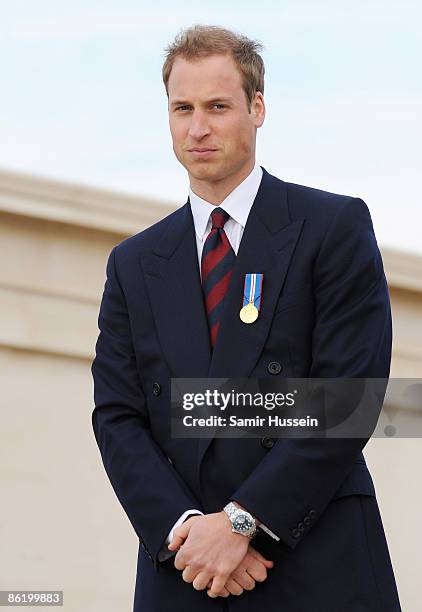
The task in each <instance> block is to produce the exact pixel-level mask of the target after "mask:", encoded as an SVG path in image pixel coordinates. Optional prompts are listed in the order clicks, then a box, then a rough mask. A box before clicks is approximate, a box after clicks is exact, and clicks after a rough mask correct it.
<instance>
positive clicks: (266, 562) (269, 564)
mask: <svg viewBox="0 0 422 612" xmlns="http://www.w3.org/2000/svg"><path fill="white" fill-rule="evenodd" d="M249 552H250V553H251V555H252V556H253V557H255V559H257V561H261V563H263V564H264V565H265V567H268V568H271V567H273V566H274V561H271V560H270V559H266V558H265V557H264V556H263V555H261V553H259V552H258V551H257V550H256V549H255V548H252V546H249Z"/></svg>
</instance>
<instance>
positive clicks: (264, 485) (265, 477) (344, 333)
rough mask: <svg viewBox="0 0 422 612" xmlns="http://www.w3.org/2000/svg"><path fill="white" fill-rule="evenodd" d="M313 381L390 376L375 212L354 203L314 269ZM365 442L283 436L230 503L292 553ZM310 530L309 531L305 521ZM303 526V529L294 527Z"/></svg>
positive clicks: (338, 219) (332, 230)
mask: <svg viewBox="0 0 422 612" xmlns="http://www.w3.org/2000/svg"><path fill="white" fill-rule="evenodd" d="M314 292H315V304H316V305H315V318H314V327H313V334H312V364H311V367H310V371H309V377H310V378H366V377H368V378H385V379H388V376H389V371H390V359H391V339H392V332H391V312H390V302H389V295H388V287H387V282H386V279H385V275H384V270H383V265H382V260H381V255H380V252H379V249H378V246H377V243H376V239H375V235H374V231H373V226H372V221H371V217H370V213H369V210H368V208H367V206H366V204H365V202H363V201H362V200H360V199H357V198H356V199H355V198H351V199H350V200H348V201H347V202H346V203H345V204H344V206H342V207H341V208H340V210H339V212H338V213H337V215H336V216H335V217H334V219H333V220H332V222H331V224H330V226H329V228H328V230H327V233H326V235H325V237H324V239H323V241H322V244H321V247H320V249H319V253H318V255H317V257H316V260H315V264H314ZM366 442H367V439H362V438H343V439H340V438H338V439H334V438H317V437H314V438H295V439H292V438H290V439H287V438H280V439H278V440H277V442H276V443H275V445H274V446H273V448H272V449H271V451H269V453H268V454H267V455H266V456H265V457H264V459H263V460H262V461H261V462H260V463H259V464H258V465H257V466H256V468H255V469H254V470H253V471H252V473H251V474H250V475H249V477H248V478H247V479H246V481H244V482H243V483H242V485H241V486H240V487H239V488H238V489H237V490H236V491H234V492H233V494H232V495H231V497H230V499H231V500H233V501H237V502H238V503H240V504H241V505H242V506H244V507H245V508H247V510H248V511H249V512H250V513H251V514H253V515H254V516H256V517H258V518H259V520H260V521H263V522H264V523H265V524H266V525H267V526H268V527H269V528H270V529H271V530H272V531H273V532H274V533H276V534H277V535H278V536H279V537H280V538H281V540H282V542H283V543H284V544H286V545H287V546H288V547H289V548H291V549H294V548H295V547H296V545H297V544H298V543H299V542H300V541H302V539H304V538H306V534H307V533H308V532H309V530H310V529H312V526H313V525H314V524H315V521H316V520H317V519H318V517H319V516H320V515H321V514H322V513H323V511H324V509H325V508H326V506H327V505H328V503H329V502H330V500H331V499H332V498H333V497H334V494H335V492H336V491H337V489H338V488H339V487H340V486H341V484H342V482H343V481H344V479H345V478H346V476H347V474H348V472H349V471H350V470H351V469H352V467H353V462H354V460H355V459H356V457H357V456H358V454H359V453H360V452H361V450H362V448H363V447H364V446H365V444H366ZM304 517H308V518H307V521H305V524H306V527H305V528H304V529H303V519H304ZM301 522H302V530H301V531H298V529H297V528H296V529H295V527H296V526H297V525H298V524H299V523H301Z"/></svg>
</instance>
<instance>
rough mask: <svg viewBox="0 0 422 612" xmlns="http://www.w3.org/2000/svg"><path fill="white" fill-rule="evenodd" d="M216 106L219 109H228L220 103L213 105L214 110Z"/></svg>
mask: <svg viewBox="0 0 422 612" xmlns="http://www.w3.org/2000/svg"><path fill="white" fill-rule="evenodd" d="M215 106H217V107H218V108H226V105H225V104H220V103H218V102H216V103H215V104H213V105H212V107H213V108H214V107H215Z"/></svg>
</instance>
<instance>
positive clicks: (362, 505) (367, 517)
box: [92, 26, 400, 612]
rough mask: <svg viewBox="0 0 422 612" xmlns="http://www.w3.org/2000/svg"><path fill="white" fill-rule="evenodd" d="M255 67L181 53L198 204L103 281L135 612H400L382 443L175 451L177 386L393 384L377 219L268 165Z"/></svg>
mask: <svg viewBox="0 0 422 612" xmlns="http://www.w3.org/2000/svg"><path fill="white" fill-rule="evenodd" d="M259 50H260V47H259V45H258V44H257V43H255V42H253V41H250V40H249V39H247V38H246V37H243V36H238V35H236V34H234V33H232V32H230V31H228V30H225V29H222V28H218V27H205V26H196V27H193V28H190V29H188V30H186V31H184V32H182V33H181V34H180V35H179V36H178V37H177V38H176V40H175V41H174V43H173V44H172V45H170V47H169V48H168V49H167V55H166V61H165V64H164V67H163V79H164V83H165V86H166V91H167V95H168V110H169V122H170V130H171V135H172V139H173V149H174V152H175V155H176V157H177V159H178V160H179V161H180V163H181V164H182V165H183V166H184V167H185V168H186V170H187V172H188V176H189V182H190V190H189V199H188V201H187V202H186V204H185V205H184V206H182V207H181V208H179V209H178V210H176V211H175V212H174V213H172V214H170V215H169V216H167V217H166V218H164V219H162V220H161V221H159V222H158V223H156V224H155V225H153V226H152V227H150V228H148V229H146V230H145V231H143V232H141V233H139V234H137V235H136V236H133V237H131V238H129V239H128V240H125V241H124V242H122V243H121V244H119V245H118V246H117V247H115V248H114V249H113V250H112V252H111V254H110V257H109V261H108V265H107V281H106V285H105V289H104V295H103V299H102V304H101V310H100V315H99V327H100V335H99V338H98V342H97V347H96V358H95V360H94V363H93V368H92V370H93V376H94V382H95V404H96V406H95V409H94V413H93V427H94V431H95V436H96V439H97V442H98V445H99V448H100V451H101V455H102V459H103V462H104V466H105V469H106V471H107V474H108V476H109V478H110V481H111V483H112V485H113V487H114V490H115V492H116V494H117V496H118V498H119V500H120V502H121V504H122V506H123V508H124V510H125V511H126V513H127V515H128V517H129V519H130V521H131V523H132V525H133V527H134V529H135V532H136V534H137V535H138V537H139V540H140V548H139V557H138V574H137V581H136V592H135V602H134V610H135V612H141V611H142V612H166V611H167V610H168V611H172V612H178V611H186V610H192V611H195V612H197V611H198V612H201V611H206V610H233V611H239V612H243V611H246V610H257V609H261V607H262V609H265V610H267V611H278V610H283V612H308V611H309V612H358V611H359V612H360V611H363V610H365V611H371V612H381V611H382V612H392V611H397V610H400V604H399V600H398V595H397V590H396V585H395V580H394V575H393V571H392V567H391V562H390V558H389V553H388V549H387V544H386V540H385V536H384V531H383V527H382V523H381V518H380V515H379V511H378V506H377V501H376V497H375V491H374V487H373V483H372V480H371V476H370V474H369V471H368V469H367V467H366V464H365V459H364V457H363V454H362V452H361V451H362V448H363V446H364V445H365V443H366V439H364V440H362V439H343V440H336V439H318V438H315V439H278V440H274V439H273V438H270V437H263V438H262V439H251V438H247V439H245V438H243V439H222V438H213V439H201V440H198V439H177V438H174V437H172V436H171V433H170V379H171V378H173V377H174V378H176V377H190V378H195V377H198V378H207V377H210V378H219V377H221V378H226V377H229V378H230V377H232V378H235V377H236V378H242V377H243V378H246V377H256V378H274V379H276V378H277V377H279V378H282V377H310V378H320V377H327V378H337V377H350V378H352V377H379V378H382V377H388V375H389V368H390V356H391V314H390V306H389V297H388V289H387V284H386V280H385V276H384V272H383V266H382V261H381V256H380V253H379V250H378V247H377V243H376V240H375V236H374V233H373V227H372V222H371V218H370V214H369V211H368V208H367V206H366V204H365V203H364V202H363V201H362V200H361V199H359V198H353V197H350V196H342V195H337V194H333V193H329V192H325V191H321V190H317V189H313V188H310V187H305V186H301V185H294V184H291V183H287V182H284V181H282V180H280V179H278V178H276V177H274V176H272V175H271V174H269V173H268V172H267V171H266V170H265V169H264V168H261V167H260V166H259V165H258V164H257V163H256V161H255V144H256V132H257V129H258V128H259V127H261V125H262V124H263V122H264V117H265V104H264V97H263V92H264V65H263V62H262V59H261V57H260V55H259V53H258V51H259ZM256 272H259V273H262V274H263V277H264V285H263V290H262V296H261V297H262V300H261V304H260V309H259V316H258V317H257V318H256V320H255V321H254V322H252V323H247V322H244V321H243V320H242V319H241V318H240V317H239V310H240V308H241V306H242V300H243V294H244V282H245V275H250V274H251V273H256ZM229 504H230V505H229ZM248 513H249V514H248ZM236 514H240V515H241V521H243V523H244V524H246V525H248V534H247V535H245V534H244V533H243V532H242V531H241V530H240V529H239V528H237V529H236V525H237V526H238V524H235V520H234V516H235V515H236ZM256 528H258V529H257V535H255V537H253V538H250V537H249V536H253V535H254V534H255V533H256V531H255V530H256ZM233 529H234V530H233Z"/></svg>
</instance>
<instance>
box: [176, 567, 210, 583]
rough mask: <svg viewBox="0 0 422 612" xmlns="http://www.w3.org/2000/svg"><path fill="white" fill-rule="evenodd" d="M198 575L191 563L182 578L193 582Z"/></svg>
mask: <svg viewBox="0 0 422 612" xmlns="http://www.w3.org/2000/svg"><path fill="white" fill-rule="evenodd" d="M196 575H197V572H196V571H195V570H194V569H193V568H192V567H191V566H190V565H187V566H186V567H185V569H184V570H183V572H182V578H183V580H184V581H185V582H193V581H194V580H195V578H196ZM208 577H209V575H208Z"/></svg>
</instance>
